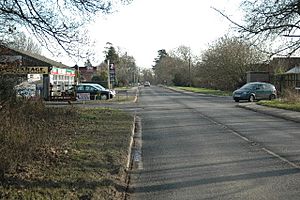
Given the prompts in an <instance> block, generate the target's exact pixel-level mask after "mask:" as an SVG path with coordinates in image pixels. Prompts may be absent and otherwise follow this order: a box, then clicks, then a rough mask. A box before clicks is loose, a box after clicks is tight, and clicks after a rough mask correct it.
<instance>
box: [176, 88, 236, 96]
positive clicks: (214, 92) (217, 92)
mask: <svg viewBox="0 0 300 200" xmlns="http://www.w3.org/2000/svg"><path fill="white" fill-rule="evenodd" d="M174 88H177V89H180V90H185V91H190V92H196V93H202V94H210V95H218V96H231V95H232V92H226V91H221V90H212V89H207V88H195V87H174Z"/></svg>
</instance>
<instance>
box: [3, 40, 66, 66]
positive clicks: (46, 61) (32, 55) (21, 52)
mask: <svg viewBox="0 0 300 200" xmlns="http://www.w3.org/2000/svg"><path fill="white" fill-rule="evenodd" d="M0 48H7V49H10V50H11V51H13V52H15V53H17V54H20V55H22V56H27V57H31V58H33V59H36V60H39V61H42V62H44V63H47V64H49V65H51V66H55V67H61V68H66V67H67V65H64V64H62V63H61V62H57V61H54V60H51V59H49V58H46V57H45V56H42V55H39V54H35V53H31V52H29V51H23V50H19V49H15V48H11V47H6V46H4V45H0Z"/></svg>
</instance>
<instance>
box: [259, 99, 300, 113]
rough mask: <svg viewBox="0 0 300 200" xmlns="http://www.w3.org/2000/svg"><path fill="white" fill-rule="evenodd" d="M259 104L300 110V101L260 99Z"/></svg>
mask: <svg viewBox="0 0 300 200" xmlns="http://www.w3.org/2000/svg"><path fill="white" fill-rule="evenodd" d="M257 104H259V105H264V106H269V107H273V108H280V109H286V110H293V111H298V112H300V102H290V101H283V100H274V101H259V102H257Z"/></svg>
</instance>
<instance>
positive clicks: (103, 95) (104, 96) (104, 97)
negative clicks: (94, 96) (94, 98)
mask: <svg viewBox="0 0 300 200" xmlns="http://www.w3.org/2000/svg"><path fill="white" fill-rule="evenodd" d="M100 98H101V100H107V99H108V96H107V94H101V96H100Z"/></svg>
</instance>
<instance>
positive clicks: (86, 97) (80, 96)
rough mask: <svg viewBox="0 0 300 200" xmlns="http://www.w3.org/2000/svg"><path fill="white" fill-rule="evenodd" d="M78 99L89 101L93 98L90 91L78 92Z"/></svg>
mask: <svg viewBox="0 0 300 200" xmlns="http://www.w3.org/2000/svg"><path fill="white" fill-rule="evenodd" d="M76 100H77V101H89V100H91V97H90V93H77V96H76Z"/></svg>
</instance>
